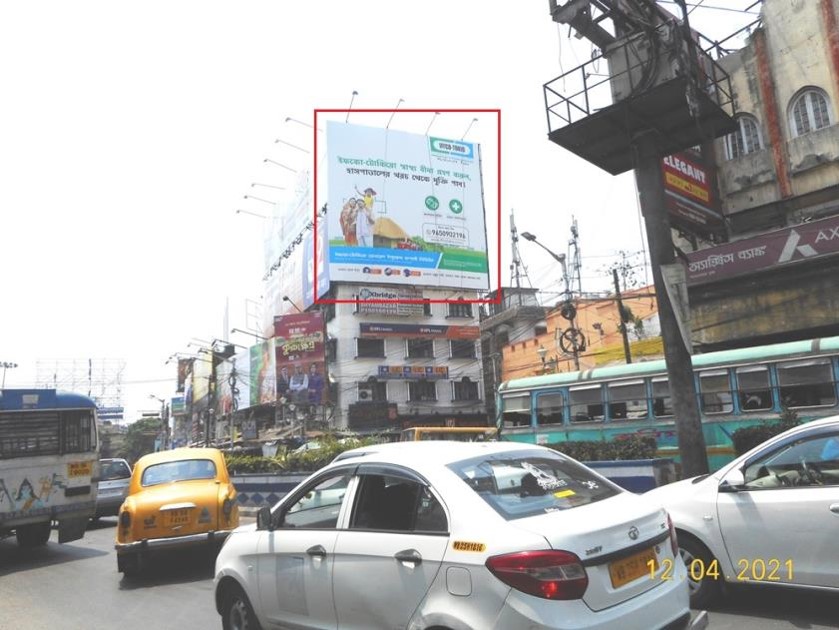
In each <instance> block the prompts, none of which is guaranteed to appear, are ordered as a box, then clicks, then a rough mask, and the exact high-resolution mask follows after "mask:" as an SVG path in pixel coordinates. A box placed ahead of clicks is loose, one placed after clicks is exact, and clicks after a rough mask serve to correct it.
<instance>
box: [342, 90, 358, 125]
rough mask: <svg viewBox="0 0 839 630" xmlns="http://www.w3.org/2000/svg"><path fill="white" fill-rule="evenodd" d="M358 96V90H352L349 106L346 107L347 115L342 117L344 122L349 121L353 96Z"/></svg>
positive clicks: (353, 100)
mask: <svg viewBox="0 0 839 630" xmlns="http://www.w3.org/2000/svg"><path fill="white" fill-rule="evenodd" d="M356 96H358V92H356V91H355V90H353V91H352V97H351V98H350V106H349V107H348V108H347V117H346V118H345V119H344V122H349V120H350V112H352V104H353V102H355V97H356Z"/></svg>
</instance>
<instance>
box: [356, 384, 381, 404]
mask: <svg viewBox="0 0 839 630" xmlns="http://www.w3.org/2000/svg"><path fill="white" fill-rule="evenodd" d="M386 401H387V383H386V382H384V381H382V382H380V381H377V380H376V379H375V378H370V379H368V380H366V381H364V382H361V383H359V384H358V402H386Z"/></svg>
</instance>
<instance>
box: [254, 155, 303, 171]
mask: <svg viewBox="0 0 839 630" xmlns="http://www.w3.org/2000/svg"><path fill="white" fill-rule="evenodd" d="M262 162H263V163H264V164H273V165H274V166H279V167H280V168H284V169H285V170H287V171H291V172H292V173H297V169H296V168H291V167H290V166H286V165H285V164H281V163H280V162H277V161H276V160H272V159H271V158H265V159H264V160H262Z"/></svg>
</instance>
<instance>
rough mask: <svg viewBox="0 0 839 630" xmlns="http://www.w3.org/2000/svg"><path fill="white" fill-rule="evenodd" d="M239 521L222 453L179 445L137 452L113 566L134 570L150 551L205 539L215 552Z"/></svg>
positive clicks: (141, 564)
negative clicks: (150, 451)
mask: <svg viewBox="0 0 839 630" xmlns="http://www.w3.org/2000/svg"><path fill="white" fill-rule="evenodd" d="M238 526H239V508H238V506H237V504H236V488H235V487H234V486H233V484H232V483H231V481H230V475H229V474H228V472H227V466H226V464H225V461H224V455H223V454H222V452H221V451H219V450H218V449H214V448H179V449H175V450H171V451H161V452H159V453H152V454H149V455H145V456H144V457H141V458H140V460H139V461H138V462H137V464H136V466H135V467H134V472H133V474H132V475H131V483H130V485H129V487H128V496H127V497H126V499H125V501H124V502H123V504H122V506H121V507H120V510H119V521H118V523H117V537H116V551H117V570H118V571H120V572H122V573H123V574H125V575H133V574H136V573H138V572H139V571H140V570H141V569H142V567H143V564H144V561H145V559H146V558H147V557H148V554H150V553H151V552H153V551H157V550H160V549H168V548H173V547H186V546H192V545H200V544H204V545H208V546H209V547H210V548H211V549H212V550H213V551H214V552H215V551H216V550H217V548H218V547H219V546H220V545H221V542H222V541H223V540H224V539H225V537H227V535H228V534H229V533H230V532H231V531H232V530H233V529H235V528H236V527H238Z"/></svg>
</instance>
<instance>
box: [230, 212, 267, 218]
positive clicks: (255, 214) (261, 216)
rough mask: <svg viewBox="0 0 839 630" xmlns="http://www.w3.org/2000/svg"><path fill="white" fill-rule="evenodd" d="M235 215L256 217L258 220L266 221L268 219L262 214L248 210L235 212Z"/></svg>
mask: <svg viewBox="0 0 839 630" xmlns="http://www.w3.org/2000/svg"><path fill="white" fill-rule="evenodd" d="M236 214H249V215H251V216H252V217H258V218H260V219H267V218H268V217H267V216H265V215H264V214H259V213H258V212H251V211H250V210H236Z"/></svg>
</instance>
